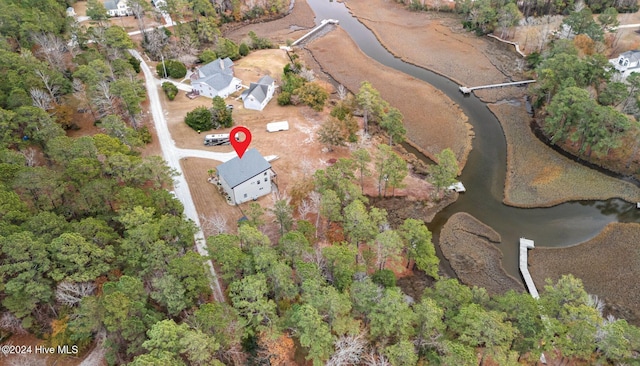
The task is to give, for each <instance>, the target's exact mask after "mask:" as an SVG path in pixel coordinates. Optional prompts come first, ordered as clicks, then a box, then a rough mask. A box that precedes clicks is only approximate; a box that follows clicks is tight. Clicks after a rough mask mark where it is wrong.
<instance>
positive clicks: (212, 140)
mask: <svg viewBox="0 0 640 366" xmlns="http://www.w3.org/2000/svg"><path fill="white" fill-rule="evenodd" d="M230 143H231V142H230V141H229V134H228V133H220V134H215V135H206V136H205V137H204V144H205V146H220V145H229V144H230Z"/></svg>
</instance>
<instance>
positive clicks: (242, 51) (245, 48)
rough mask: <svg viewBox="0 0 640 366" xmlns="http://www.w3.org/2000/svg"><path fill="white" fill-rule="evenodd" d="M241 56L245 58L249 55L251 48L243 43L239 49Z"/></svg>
mask: <svg viewBox="0 0 640 366" xmlns="http://www.w3.org/2000/svg"><path fill="white" fill-rule="evenodd" d="M239 52H240V56H242V57H244V56H246V55H248V54H249V46H247V44H246V43H244V42H242V43H241V44H240V48H239Z"/></svg>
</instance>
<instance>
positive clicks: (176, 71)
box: [156, 60, 187, 79]
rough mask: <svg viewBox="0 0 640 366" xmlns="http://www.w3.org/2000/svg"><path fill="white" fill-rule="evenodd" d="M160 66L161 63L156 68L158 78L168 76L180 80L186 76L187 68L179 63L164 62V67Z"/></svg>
mask: <svg viewBox="0 0 640 366" xmlns="http://www.w3.org/2000/svg"><path fill="white" fill-rule="evenodd" d="M162 65H163V63H162V62H160V63H159V64H158V65H157V66H156V72H157V73H158V76H160V77H165V76H170V77H172V78H174V79H182V78H183V77H185V75H187V67H186V66H185V65H184V64H183V63H182V62H180V61H176V60H166V61H165V62H164V67H163V66H162ZM165 67H166V68H167V75H165V74H164V68H165Z"/></svg>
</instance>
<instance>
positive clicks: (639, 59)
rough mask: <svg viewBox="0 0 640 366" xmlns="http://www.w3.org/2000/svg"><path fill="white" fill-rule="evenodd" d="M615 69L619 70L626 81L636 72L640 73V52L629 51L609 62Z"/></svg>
mask: <svg viewBox="0 0 640 366" xmlns="http://www.w3.org/2000/svg"><path fill="white" fill-rule="evenodd" d="M609 62H610V63H611V64H613V67H614V68H615V69H616V70H618V71H619V72H620V73H621V74H622V77H623V78H624V79H626V78H627V76H629V75H631V74H632V73H634V72H640V51H637V50H636V51H627V52H623V53H621V54H620V56H618V58H614V59H611V60H609Z"/></svg>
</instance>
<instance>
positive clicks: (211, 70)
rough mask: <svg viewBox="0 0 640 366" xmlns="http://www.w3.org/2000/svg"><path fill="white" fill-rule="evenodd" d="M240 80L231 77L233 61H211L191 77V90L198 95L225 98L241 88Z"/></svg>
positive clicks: (227, 59)
mask: <svg viewBox="0 0 640 366" xmlns="http://www.w3.org/2000/svg"><path fill="white" fill-rule="evenodd" d="M240 83H241V80H240V79H238V78H237V77H235V76H233V61H231V59H230V58H228V57H227V58H225V59H221V58H218V59H217V60H214V61H211V62H209V63H208V64H206V65H204V66H201V67H199V68H198V70H197V72H195V73H194V74H193V75H191V89H192V91H193V92H196V93H198V94H199V95H204V96H206V97H209V98H213V97H215V96H216V95H217V96H219V97H222V98H226V97H228V96H229V94H231V93H233V92H235V91H236V90H238V89H240V88H241V85H240Z"/></svg>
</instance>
